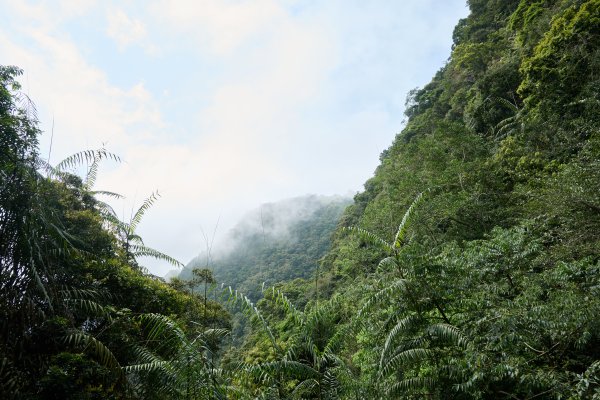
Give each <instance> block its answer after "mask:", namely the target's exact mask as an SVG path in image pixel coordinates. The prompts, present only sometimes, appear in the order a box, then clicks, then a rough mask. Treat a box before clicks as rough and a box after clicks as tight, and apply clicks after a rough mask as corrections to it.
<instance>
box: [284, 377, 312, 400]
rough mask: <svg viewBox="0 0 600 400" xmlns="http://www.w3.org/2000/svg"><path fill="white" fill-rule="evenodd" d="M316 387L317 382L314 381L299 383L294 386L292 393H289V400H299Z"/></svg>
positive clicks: (307, 380)
mask: <svg viewBox="0 0 600 400" xmlns="http://www.w3.org/2000/svg"><path fill="white" fill-rule="evenodd" d="M318 386H319V381H317V380H316V379H306V380H304V381H302V382H300V383H299V384H298V385H296V387H295V388H294V390H293V391H292V393H290V398H291V399H301V398H302V396H303V395H304V394H305V393H307V392H308V393H310V392H311V391H312V390H314V389H315V388H317V387H318Z"/></svg>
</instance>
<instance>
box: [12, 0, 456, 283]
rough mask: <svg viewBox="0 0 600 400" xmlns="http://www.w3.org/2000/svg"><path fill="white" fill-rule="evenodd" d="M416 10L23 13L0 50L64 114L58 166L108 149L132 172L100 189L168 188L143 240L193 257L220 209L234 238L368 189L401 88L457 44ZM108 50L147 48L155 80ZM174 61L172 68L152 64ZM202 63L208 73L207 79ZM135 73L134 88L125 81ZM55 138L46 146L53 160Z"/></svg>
mask: <svg viewBox="0 0 600 400" xmlns="http://www.w3.org/2000/svg"><path fill="white" fill-rule="evenodd" d="M440 1H441V0H440ZM444 1H445V0H444ZM15 3H21V2H15ZM407 3H409V4H407V5H406V7H404V8H403V10H404V11H405V12H406V13H408V14H407V15H399V16H397V17H396V16H394V15H389V14H390V12H389V10H391V9H396V8H397V7H396V6H392V5H393V2H392V3H386V4H387V6H386V7H387V8H386V7H380V6H378V5H377V3H376V2H375V3H364V2H350V3H348V4H346V3H345V2H342V1H333V0H332V2H327V3H326V4H325V5H324V3H319V2H306V3H303V2H293V1H292V3H291V4H292V6H294V7H296V6H298V7H300V6H302V7H304V8H302V9H301V10H299V9H298V8H296V9H294V8H293V7H292V8H290V2H289V1H275V0H255V1H249V0H239V1H234V0H229V1H224V0H202V1H197V0H181V1H177V2H172V1H167V0H155V1H154V2H153V3H150V2H138V3H136V2H126V3H121V4H118V5H117V6H115V4H114V3H113V4H112V5H111V4H104V3H103V4H102V6H103V7H105V8H102V9H100V7H99V5H98V4H95V2H93V1H90V2H88V3H85V4H84V3H80V2H78V1H75V0H62V3H61V4H62V5H60V6H59V7H56V9H55V8H53V7H51V6H49V5H48V3H42V4H36V5H31V4H29V3H23V4H21V5H15V6H14V7H12V8H11V9H12V11H13V13H14V18H12V17H11V21H13V22H12V24H13V26H3V27H2V28H0V54H3V58H4V62H7V63H9V64H16V65H19V66H21V67H23V68H24V69H25V70H26V74H27V76H26V78H25V79H23V80H22V81H23V83H24V88H25V89H26V90H27V91H29V92H30V93H29V94H30V96H31V97H32V99H33V100H34V101H35V102H36V103H37V105H38V107H39V108H40V111H41V112H40V117H41V120H42V126H43V127H45V129H46V131H49V127H50V125H51V123H52V117H54V120H55V132H54V149H55V150H53V157H52V158H53V160H54V161H56V160H57V159H59V158H61V157H63V156H66V155H68V154H70V153H73V152H75V151H79V150H81V149H85V148H95V147H98V146H100V144H101V143H103V142H108V144H107V146H108V148H109V149H110V150H112V151H115V152H117V153H118V154H119V155H121V156H122V158H123V159H124V160H125V161H126V162H125V163H123V164H121V165H118V166H110V167H109V168H108V169H107V170H105V171H104V172H103V173H101V174H100V177H99V180H98V187H99V188H101V189H107V190H114V191H116V192H120V193H122V194H125V195H127V196H128V200H127V203H125V204H127V209H128V210H129V208H130V207H131V205H139V204H140V203H141V201H142V200H143V199H144V198H145V197H146V196H147V195H149V194H150V193H151V192H152V191H153V190H155V189H158V190H159V191H160V193H161V194H162V195H163V196H162V198H161V200H160V202H159V203H158V204H157V205H156V207H154V208H153V209H152V210H151V212H150V213H148V215H147V219H146V220H145V221H144V223H143V224H142V226H140V229H141V233H142V235H143V236H144V237H145V239H146V242H147V243H148V245H150V246H153V247H156V248H159V249H160V250H163V251H165V252H167V253H169V254H172V255H173V256H175V257H178V258H180V259H182V261H187V260H188V259H190V258H191V257H192V256H194V255H196V253H197V251H198V247H200V246H202V243H203V242H202V240H203V239H202V235H201V233H200V231H199V227H200V226H202V227H203V228H204V229H205V230H208V231H210V230H212V227H213V225H214V224H215V223H216V219H217V217H218V215H219V213H222V218H221V224H220V228H219V232H220V233H223V232H224V231H225V230H226V229H227V228H228V226H231V225H232V224H233V223H234V222H235V218H236V216H239V215H240V214H241V213H243V212H244V210H247V209H249V208H253V207H255V206H257V205H258V204H259V203H261V202H266V201H274V200H277V199H279V198H284V197H291V196H294V195H299V194H303V193H306V192H312V193H328V194H333V193H335V192H346V191H347V190H348V189H353V190H356V189H358V188H359V187H360V185H361V184H362V182H363V181H364V180H365V179H366V178H367V177H368V176H369V175H370V174H371V172H372V171H373V169H374V167H375V166H376V164H377V155H378V154H379V152H380V151H381V150H383V148H385V146H387V145H389V143H390V141H391V139H392V137H393V136H394V134H395V133H396V132H397V131H398V129H399V128H400V121H401V120H402V115H401V111H402V110H401V109H400V107H401V104H402V102H403V97H404V93H405V90H408V89H410V88H411V87H414V86H416V85H417V84H418V83H413V82H409V83H408V86H406V85H407V83H406V82H405V81H407V80H411V77H412V76H416V75H418V74H420V73H421V70H422V69H423V66H422V64H420V63H419V62H418V60H419V58H420V57H422V56H424V55H426V54H427V52H428V51H431V50H428V49H430V48H431V46H433V45H435V44H436V43H439V40H440V39H439V37H441V36H446V35H449V34H450V33H449V32H445V31H443V29H442V27H439V26H436V25H435V24H434V23H433V22H432V24H434V26H433V27H423V26H421V25H419V26H421V27H420V28H419V27H414V26H411V24H412V23H413V22H414V21H411V16H410V15H409V14H410V13H413V12H415V9H418V10H421V9H423V8H425V7H423V6H419V7H417V6H415V4H419V3H418V2H416V1H414V2H407ZM430 3H431V4H434V2H431V1H430ZM82 4H83V5H82ZM149 4H150V5H149ZM428 4H429V3H428ZM436 4H438V3H436ZM0 8H2V6H0ZM99 9H100V10H99ZM102 11H103V12H102ZM348 12H349V13H351V15H346V14H344V13H348ZM94 13H96V14H94ZM94 15H97V16H98V17H97V18H99V19H98V20H95V19H93V18H94ZM134 15H135V18H132V16H134ZM82 16H85V17H86V18H92V22H93V23H94V28H93V29H95V31H93V32H92V34H91V35H90V36H92V37H94V38H96V36H97V35H94V34H93V33H96V32H97V31H100V32H104V33H106V34H107V35H108V37H110V38H111V39H108V37H107V36H103V35H102V40H104V42H102V43H101V44H102V45H104V47H103V48H102V51H103V53H99V52H98V48H97V47H96V46H95V45H96V44H97V43H96V42H93V43H91V42H87V40H90V39H89V38H85V37H84V38H83V39H80V40H75V39H79V37H78V36H77V35H78V33H79V32H78V31H73V30H72V29H73V28H72V27H70V26H69V25H67V24H64V22H65V21H66V20H67V19H68V18H76V17H77V18H79V17H82ZM105 16H106V18H107V19H106V20H104V17H105ZM412 18H414V17H412ZM431 18H432V20H433V16H431ZM436 21H437V20H436ZM105 22H106V23H107V25H104V23H105ZM75 25H77V24H75ZM16 27H20V28H21V29H15V28H16ZM86 28H87V27H83V28H82V27H81V26H79V27H78V28H77V29H86ZM86 32H88V31H86ZM404 32H408V33H410V35H411V36H406V35H404ZM450 32H451V31H450ZM407 37H408V39H406V38H407ZM420 38H422V39H420ZM95 40H99V39H97V38H96V39H95ZM111 40H114V41H115V43H117V46H118V48H119V49H120V50H121V51H123V50H125V49H127V48H128V47H129V46H133V45H138V46H141V47H142V48H144V49H145V50H147V53H148V51H149V50H150V52H151V55H153V56H154V57H153V58H152V59H142V60H141V61H140V60H139V59H136V60H134V61H137V62H138V64H137V65H142V66H143V67H142V69H143V70H144V71H143V72H144V74H142V73H139V74H138V73H137V71H136V72H135V74H133V73H131V72H132V71H124V70H119V71H117V70H118V68H113V70H112V71H111V70H110V68H109V67H105V68H107V69H106V70H103V69H101V68H100V66H99V65H95V64H94V63H93V60H98V58H99V57H104V60H106V59H108V60H111V61H110V67H113V66H114V65H119V62H121V60H122V58H123V57H122V54H117V52H116V51H115V50H114V46H113V45H112V43H113V42H112V41H111ZM419 40H422V41H421V42H419ZM149 43H156V45H157V46H160V50H161V51H160V54H158V53H152V49H153V47H151V46H150V45H149ZM419 43H421V44H419ZM423 43H424V44H423ZM99 54H101V55H99ZM133 55H134V54H133V53H132V56H133ZM146 55H147V54H146ZM129 56H130V55H129V54H127V57H129ZM106 57H109V58H106ZM111 57H112V58H111ZM135 57H137V54H135ZM167 57H168V60H167ZM113 59H114V63H113V61H112V60H113ZM127 60H128V61H129V58H127ZM171 60H174V61H173V62H177V63H178V64H177V65H175V68H173V70H170V69H166V70H165V69H161V68H157V67H156V65H150V64H148V65H147V68H146V67H145V65H144V63H145V62H154V61H156V63H157V65H168V66H169V67H170V66H171V64H170V63H171ZM399 60H400V61H399ZM161 62H162V63H163V64H160V63H161ZM201 64H202V65H204V64H210V66H211V67H210V68H206V69H203V70H202V71H203V72H202V73H203V74H205V75H202V74H201V73H199V72H198V69H199V67H201V66H202V65H201ZM106 65H108V64H106ZM169 67H167V68H169ZM428 67H430V68H431V66H428ZM437 67H439V66H438V65H436V66H433V67H432V68H433V70H435V69H436V68H437ZM155 70H156V71H155ZM116 71H117V72H116ZM173 71H177V72H173ZM126 73H129V76H130V77H131V76H134V78H133V79H132V80H129V81H128V82H129V84H127V85H125V84H123V83H122V82H123V81H124V80H123V79H121V78H122V76H121V75H120V74H126ZM428 75H430V73H428ZM139 76H145V81H146V82H148V83H147V84H145V83H143V81H140V80H141V79H142V78H139ZM198 76H200V77H201V78H198ZM163 79H165V80H169V81H168V82H169V83H168V84H165V85H164V86H161V85H157V84H156V82H162V80H163ZM199 80H205V81H207V82H210V85H206V87H205V88H206V90H203V91H201V90H199V89H197V88H195V87H194V86H193V85H191V84H188V82H191V81H195V82H198V81H199ZM27 82H28V83H27ZM119 83H120V84H119ZM182 88H183V89H182ZM153 90H156V92H153ZM165 92H167V93H168V96H167V95H165V94H164V93H165ZM167 100H168V101H167ZM167 103H168V104H167ZM390 104H392V105H393V106H396V104H400V106H397V107H398V109H391V108H390ZM169 107H171V108H169ZM173 108H176V109H177V110H176V111H177V112H178V113H177V115H178V117H177V118H172V117H171V115H169V113H168V110H171V111H173ZM180 109H181V111H180ZM173 132H176V133H173ZM48 142H49V140H48V134H46V135H45V136H44V137H43V138H42V151H43V152H44V153H45V152H46V151H47V145H48ZM122 207H124V206H122ZM125 214H126V215H128V214H129V213H125ZM148 266H149V267H151V268H153V269H154V270H155V271H160V268H162V266H160V268H159V266H158V264H157V265H155V264H152V263H149V264H148ZM165 268H167V269H169V267H165ZM165 272H166V271H165Z"/></svg>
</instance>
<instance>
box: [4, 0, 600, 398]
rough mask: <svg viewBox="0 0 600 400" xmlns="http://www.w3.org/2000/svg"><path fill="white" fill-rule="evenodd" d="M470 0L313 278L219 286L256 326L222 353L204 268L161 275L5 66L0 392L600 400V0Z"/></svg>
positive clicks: (222, 320) (217, 313)
mask: <svg viewBox="0 0 600 400" xmlns="http://www.w3.org/2000/svg"><path fill="white" fill-rule="evenodd" d="M469 6H470V9H471V14H470V15H469V17H468V18H466V19H464V20H462V21H460V22H459V23H458V25H457V27H456V29H455V32H454V47H453V50H452V55H451V57H450V59H449V61H448V63H447V64H446V65H445V66H444V67H443V68H442V69H441V70H440V71H439V72H438V73H437V74H436V76H435V77H434V78H433V80H432V81H431V83H429V84H428V85H426V86H425V87H424V88H422V89H418V90H414V91H413V92H412V93H411V94H410V96H409V98H408V101H407V110H406V115H407V118H408V122H407V125H406V128H405V129H404V130H403V131H402V132H401V133H400V134H399V135H398V136H397V137H396V139H395V141H394V143H393V144H392V145H391V147H390V148H389V149H388V150H386V151H385V152H384V153H383V154H382V155H381V164H380V166H379V167H378V169H377V170H376V172H375V175H374V177H373V178H372V179H370V180H369V181H368V182H366V184H365V190H364V191H363V192H362V193H360V194H358V195H357V196H356V197H355V199H354V202H353V204H352V205H350V206H349V207H348V208H347V209H346V210H345V212H344V214H343V215H342V217H341V219H340V222H339V225H338V229H337V230H336V232H335V234H334V237H333V245H332V248H331V250H330V251H329V252H328V253H327V255H326V256H325V257H324V258H323V259H322V261H321V266H320V269H319V270H320V274H319V275H318V276H317V277H316V279H315V278H313V279H311V280H310V282H309V281H307V280H302V279H297V280H294V281H291V282H288V283H284V284H279V285H277V287H275V288H268V289H266V290H265V291H264V293H263V296H264V297H263V299H261V300H260V301H258V302H257V304H255V303H254V302H253V299H250V298H248V297H246V296H245V295H243V294H241V293H239V292H235V291H233V290H232V291H231V292H226V293H225V294H226V296H225V298H228V300H229V302H230V303H234V304H237V305H238V306H239V307H241V308H243V309H244V310H246V311H247V313H248V314H249V315H250V316H251V320H252V322H253V324H254V326H255V327H256V329H255V330H254V332H253V334H252V335H251V336H249V337H248V339H247V341H246V343H244V344H243V345H242V346H240V347H238V348H225V347H226V346H221V349H222V351H221V352H216V351H215V350H216V348H217V346H218V345H219V343H225V342H223V341H222V340H220V339H219V338H220V337H221V335H222V334H223V331H222V330H220V329H218V328H220V327H227V320H226V316H225V314H224V313H223V312H222V310H221V308H220V306H218V305H217V304H216V303H213V302H210V300H207V297H206V294H205V293H207V291H206V288H207V285H208V284H209V283H211V284H212V282H213V281H214V280H213V277H212V275H211V274H210V273H209V271H207V270H201V269H200V270H198V269H197V270H196V272H195V273H193V274H192V276H191V278H192V283H191V284H189V285H180V288H181V289H182V291H175V290H173V289H172V288H169V287H166V286H165V285H163V284H162V283H160V282H157V281H155V280H152V279H149V277H148V276H146V275H145V274H144V273H143V270H142V268H140V267H139V266H138V265H137V262H136V261H135V254H134V253H133V250H135V249H138V250H143V249H142V248H139V247H138V248H132V247H130V246H129V245H130V244H136V245H137V246H140V244H139V243H138V242H136V243H133V242H131V240H134V239H135V236H134V235H133V233H134V232H135V226H136V224H137V223H136V222H135V221H130V222H129V223H128V224H125V225H126V226H129V227H130V228H131V225H133V229H130V230H126V231H127V232H129V233H130V234H129V235H125V236H123V235H121V236H119V235H115V232H116V231H117V229H116V228H115V224H116V225H117V226H119V224H118V223H116V221H114V219H113V218H112V217H110V216H109V215H110V213H109V212H107V210H106V209H105V207H104V206H103V204H102V203H101V202H99V201H98V200H97V199H96V197H95V196H94V194H93V192H92V190H91V184H90V183H89V182H88V181H89V178H86V179H84V180H82V179H78V178H76V177H74V176H73V175H70V174H65V173H63V169H62V168H59V167H58V166H57V167H54V168H52V167H49V166H44V165H43V162H42V160H40V159H39V156H38V155H37V150H36V139H35V138H36V135H37V128H36V126H35V118H34V117H35V116H34V115H31V113H28V110H27V107H25V106H19V104H20V103H19V102H18V100H19V99H18V97H17V96H18V92H17V84H16V82H15V80H14V77H15V75H16V74H17V72H18V71H17V70H15V69H11V68H4V69H2V73H1V74H0V76H1V79H2V92H1V93H0V94H1V98H0V107H1V109H0V113H1V114H0V118H1V119H0V120H1V123H2V131H1V134H2V137H1V140H2V147H1V148H0V151H2V157H1V158H0V162H1V163H2V164H1V165H0V171H1V179H2V181H1V182H0V190H1V191H0V212H1V214H0V216H1V218H2V225H1V229H2V235H1V236H0V241H1V242H0V246H1V262H2V265H1V267H2V270H1V273H2V281H1V286H0V289H1V292H0V296H1V300H2V303H1V307H2V308H1V309H0V310H1V312H2V315H1V321H2V343H1V347H0V356H1V357H2V360H1V364H0V382H1V384H2V390H3V393H2V395H4V397H7V398H11V397H17V398H54V397H57V398H96V397H97V398H110V397H111V396H112V397H113V398H136V397H137V398H152V396H156V397H157V398H185V399H188V398H189V399H193V398H198V399H204V398H240V399H245V398H264V399H277V398H315V399H335V398H341V399H362V398H407V399H412V398H422V397H427V398H439V399H446V398H456V399H484V398H490V399H491V398H494V399H496V398H498V399H598V398H600V317H599V316H600V293H599V291H600V236H598V232H600V118H598V115H600V114H599V111H600V98H599V95H598V93H600V74H599V71H600V0H487V1H484V0H470V1H469ZM84 154H87V158H88V159H91V160H92V162H93V164H92V165H95V161H96V159H99V158H110V155H109V154H108V153H106V152H105V151H103V150H101V151H98V152H92V153H84ZM81 157H83V156H80V158H81ZM88 175H90V174H89V173H88ZM92 175H93V174H92ZM92 182H93V179H92ZM142 214H143V213H142ZM138 222H139V221H138ZM125 225H124V226H125ZM127 237H129V239H127ZM150 250H151V249H149V250H148V251H150ZM140 254H148V253H147V252H146V253H144V252H143V251H142V253H140ZM154 254H155V256H157V257H161V254H160V253H154ZM164 259H165V260H168V258H164ZM194 279H196V280H194ZM184 286H185V287H188V289H187V291H188V292H189V293H188V294H186V293H184V292H185V291H184V290H183V289H184ZM198 287H200V288H202V287H203V288H204V290H198V289H197V288H198ZM313 288H314V290H313ZM132 291H133V293H135V295H133V296H132V295H129V293H131V292H132ZM228 293H229V295H228V296H227V294H228ZM109 294H110V295H109ZM126 294H128V295H126ZM290 299H291V300H293V301H290ZM209 304H210V311H209V310H208V308H209ZM158 313H161V314H158ZM167 315H168V316H170V317H167ZM217 317H218V318H217ZM211 318H212V319H211ZM193 322H196V323H193ZM196 337H198V338H199V340H194V338H196ZM159 389H160V390H159ZM53 396H54V397H53Z"/></svg>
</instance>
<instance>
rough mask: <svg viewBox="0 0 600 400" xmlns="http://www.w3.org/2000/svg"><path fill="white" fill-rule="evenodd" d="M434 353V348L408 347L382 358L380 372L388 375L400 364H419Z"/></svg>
mask: <svg viewBox="0 0 600 400" xmlns="http://www.w3.org/2000/svg"><path fill="white" fill-rule="evenodd" d="M432 355H433V351H432V350H430V349H424V348H416V349H408V350H404V351H401V352H398V353H395V354H393V355H392V356H391V357H389V358H385V359H383V360H382V365H381V369H380V374H381V375H382V376H386V375H388V374H389V373H390V372H392V371H396V370H397V369H399V367H400V366H407V365H414V364H417V363H419V362H420V361H423V360H426V359H428V358H429V357H431V356H432Z"/></svg>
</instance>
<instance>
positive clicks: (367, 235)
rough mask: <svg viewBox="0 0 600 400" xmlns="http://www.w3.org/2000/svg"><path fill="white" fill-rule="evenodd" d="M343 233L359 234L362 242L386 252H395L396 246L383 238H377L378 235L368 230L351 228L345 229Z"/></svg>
mask: <svg viewBox="0 0 600 400" xmlns="http://www.w3.org/2000/svg"><path fill="white" fill-rule="evenodd" d="M343 231H347V232H351V233H355V234H357V235H358V236H359V237H360V238H361V239H362V240H364V241H365V242H367V243H369V244H371V245H373V246H375V247H377V248H379V249H381V250H383V251H384V252H386V253H388V254H391V253H393V252H394V246H393V245H392V244H390V243H388V242H387V241H385V240H384V239H383V238H381V237H379V236H377V235H376V234H374V233H372V232H369V231H368V230H366V229H363V228H359V227H356V226H349V227H345V228H343Z"/></svg>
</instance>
